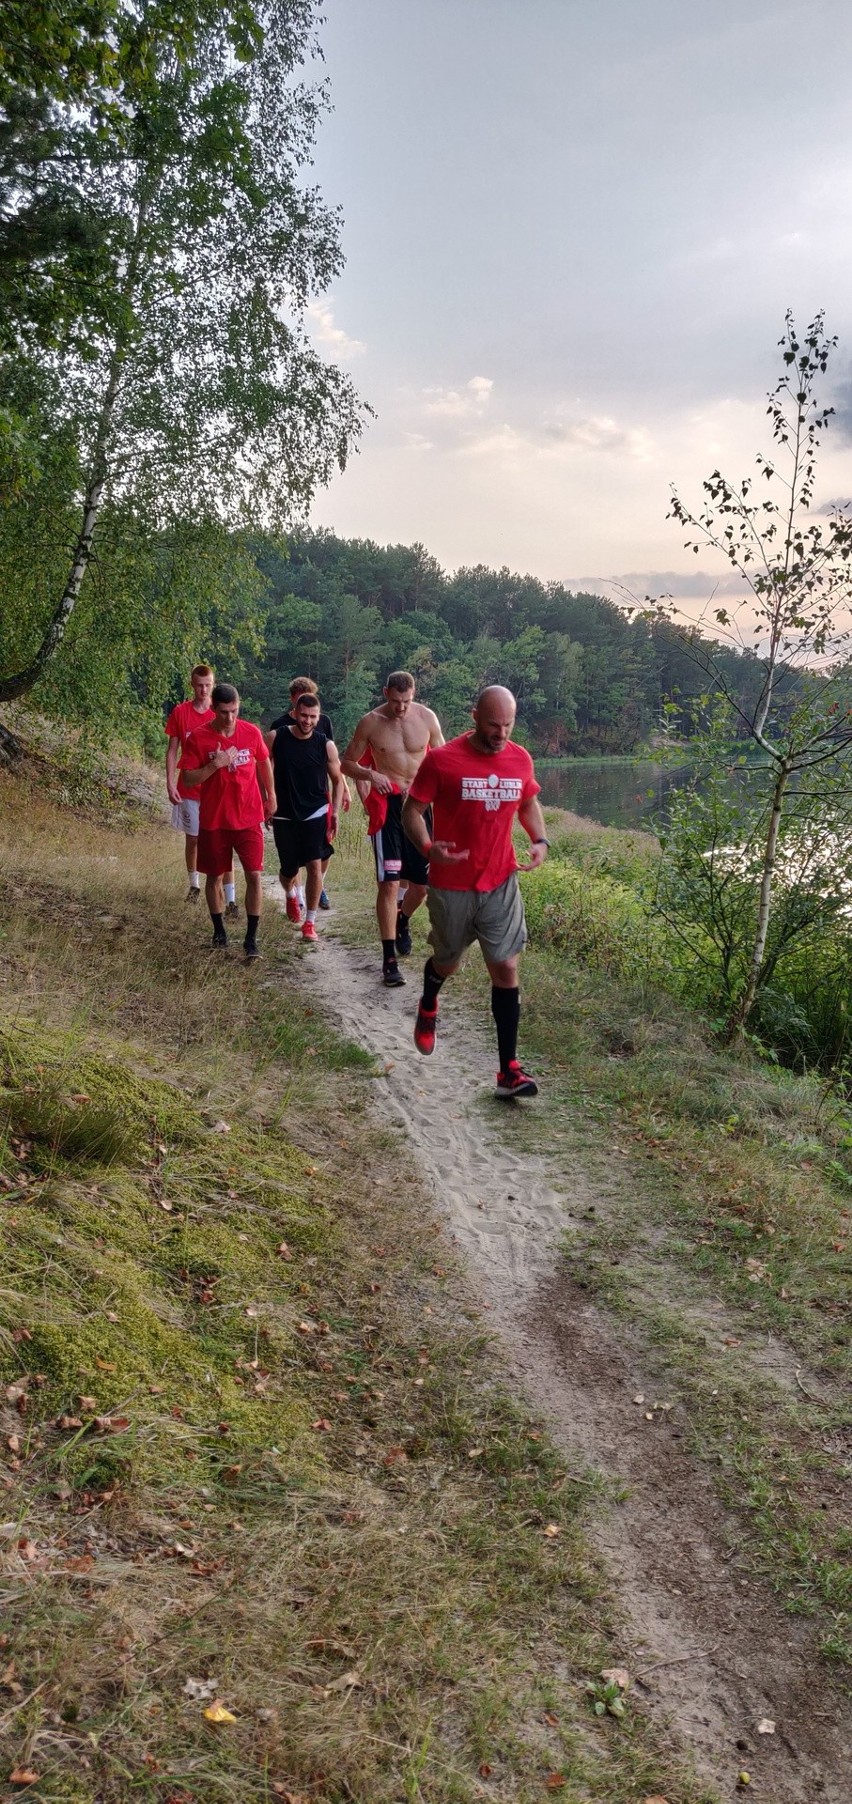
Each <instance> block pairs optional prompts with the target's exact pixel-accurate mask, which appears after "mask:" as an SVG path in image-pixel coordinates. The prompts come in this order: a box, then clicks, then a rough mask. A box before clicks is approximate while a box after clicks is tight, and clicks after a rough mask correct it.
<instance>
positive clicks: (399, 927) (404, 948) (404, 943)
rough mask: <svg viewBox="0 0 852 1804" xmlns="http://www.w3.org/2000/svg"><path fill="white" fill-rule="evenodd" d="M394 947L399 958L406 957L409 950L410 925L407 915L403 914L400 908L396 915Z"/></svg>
mask: <svg viewBox="0 0 852 1804" xmlns="http://www.w3.org/2000/svg"><path fill="white" fill-rule="evenodd" d="M396 949H397V952H398V953H399V956H400V958H407V957H408V954H409V952H410V951H411V927H410V925H409V920H408V916H407V915H404V914H403V912H402V909H400V910H399V912H398V914H397V917H396Z"/></svg>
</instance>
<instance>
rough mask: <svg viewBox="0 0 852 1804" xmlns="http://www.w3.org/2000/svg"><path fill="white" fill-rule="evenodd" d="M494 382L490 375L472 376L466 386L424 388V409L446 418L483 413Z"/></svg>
mask: <svg viewBox="0 0 852 1804" xmlns="http://www.w3.org/2000/svg"><path fill="white" fill-rule="evenodd" d="M493 387H494V383H493V381H492V379H491V377H490V376H471V378H470V381H469V382H466V383H465V385H464V388H461V389H459V388H424V389H423V390H422V394H423V410H424V412H425V413H429V414H438V415H440V416H442V417H443V418H444V419H449V420H463V419H469V418H471V417H476V416H477V415H480V414H483V413H484V412H485V409H486V408H487V406H488V403H489V401H490V399H491V390H492V389H493Z"/></svg>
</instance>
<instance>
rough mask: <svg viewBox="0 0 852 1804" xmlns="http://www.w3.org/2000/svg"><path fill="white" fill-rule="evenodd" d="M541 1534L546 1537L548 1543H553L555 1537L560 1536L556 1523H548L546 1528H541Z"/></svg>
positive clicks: (559, 1529) (560, 1531)
mask: <svg viewBox="0 0 852 1804" xmlns="http://www.w3.org/2000/svg"><path fill="white" fill-rule="evenodd" d="M541 1532H542V1534H543V1535H546V1536H547V1539H548V1540H549V1541H555V1540H556V1537H557V1535H561V1533H562V1530H561V1528H560V1527H559V1523H558V1522H548V1524H547V1527H546V1528H543V1529H542V1531H541Z"/></svg>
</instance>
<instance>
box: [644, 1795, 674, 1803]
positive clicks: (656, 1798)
mask: <svg viewBox="0 0 852 1804" xmlns="http://www.w3.org/2000/svg"><path fill="white" fill-rule="evenodd" d="M642 1804H668V1799H667V1798H662V1797H660V1796H659V1794H658V1793H657V1792H655V1793H654V1796H653V1798H643V1799H642Z"/></svg>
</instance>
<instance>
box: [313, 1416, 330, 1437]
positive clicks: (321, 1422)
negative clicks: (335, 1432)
mask: <svg viewBox="0 0 852 1804" xmlns="http://www.w3.org/2000/svg"><path fill="white" fill-rule="evenodd" d="M311 1427H312V1428H316V1429H317V1431H318V1433H319V1434H330V1433H331V1423H330V1422H329V1421H328V1419H327V1417H326V1416H317V1419H316V1421H315V1422H312V1423H311Z"/></svg>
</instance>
